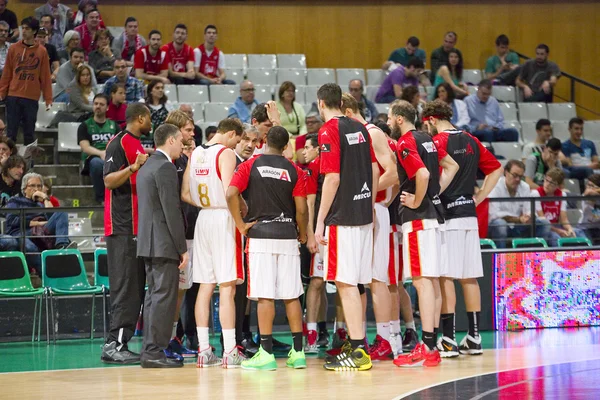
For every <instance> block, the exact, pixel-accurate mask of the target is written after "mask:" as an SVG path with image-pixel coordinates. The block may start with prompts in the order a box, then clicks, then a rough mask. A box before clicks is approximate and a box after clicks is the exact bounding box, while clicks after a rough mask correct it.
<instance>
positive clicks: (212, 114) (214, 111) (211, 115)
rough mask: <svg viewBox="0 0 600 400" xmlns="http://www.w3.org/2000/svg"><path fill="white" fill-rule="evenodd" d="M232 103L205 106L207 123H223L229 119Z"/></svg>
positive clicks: (207, 104)
mask: <svg viewBox="0 0 600 400" xmlns="http://www.w3.org/2000/svg"><path fill="white" fill-rule="evenodd" d="M230 106H231V103H206V104H205V105H204V120H205V121H221V120H222V119H225V118H227V114H228V111H229V107H230Z"/></svg>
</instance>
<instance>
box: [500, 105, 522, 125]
mask: <svg viewBox="0 0 600 400" xmlns="http://www.w3.org/2000/svg"><path fill="white" fill-rule="evenodd" d="M499 105H500V110H502V115H504V119H505V120H507V121H518V120H519V118H518V117H517V105H516V104H515V103H499Z"/></svg>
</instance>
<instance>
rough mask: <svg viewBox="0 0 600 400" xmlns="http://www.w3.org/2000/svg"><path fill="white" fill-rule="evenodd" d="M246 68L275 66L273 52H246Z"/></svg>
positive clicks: (275, 57)
mask: <svg viewBox="0 0 600 400" xmlns="http://www.w3.org/2000/svg"><path fill="white" fill-rule="evenodd" d="M248 68H270V69H275V68H277V56H275V54H248Z"/></svg>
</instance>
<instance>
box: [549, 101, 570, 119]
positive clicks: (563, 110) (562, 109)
mask: <svg viewBox="0 0 600 400" xmlns="http://www.w3.org/2000/svg"><path fill="white" fill-rule="evenodd" d="M575 117H577V110H576V108H575V104H574V103H549V104H548V119H549V120H550V121H569V120H570V119H571V118H575Z"/></svg>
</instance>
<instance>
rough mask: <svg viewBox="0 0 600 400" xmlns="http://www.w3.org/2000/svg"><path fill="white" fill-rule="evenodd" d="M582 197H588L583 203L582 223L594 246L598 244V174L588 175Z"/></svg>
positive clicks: (599, 237) (599, 224) (599, 202)
mask: <svg viewBox="0 0 600 400" xmlns="http://www.w3.org/2000/svg"><path fill="white" fill-rule="evenodd" d="M583 196H586V197H590V199H589V200H586V201H584V202H583V219H582V220H581V222H582V223H583V226H584V229H585V231H586V233H587V236H588V237H589V238H590V239H591V240H592V242H593V244H594V246H597V245H598V244H600V174H594V175H590V177H589V178H588V181H587V184H586V186H585V191H584V192H583Z"/></svg>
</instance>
